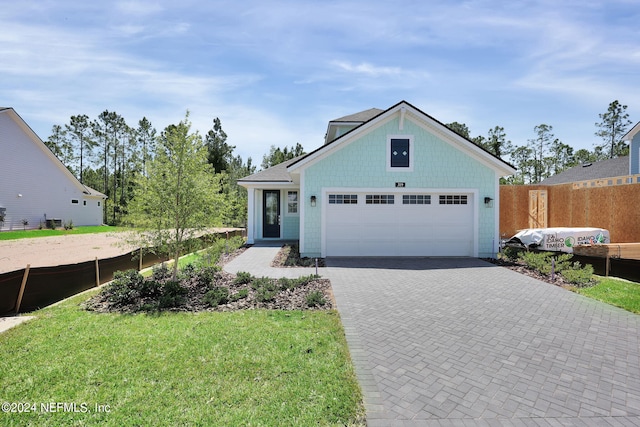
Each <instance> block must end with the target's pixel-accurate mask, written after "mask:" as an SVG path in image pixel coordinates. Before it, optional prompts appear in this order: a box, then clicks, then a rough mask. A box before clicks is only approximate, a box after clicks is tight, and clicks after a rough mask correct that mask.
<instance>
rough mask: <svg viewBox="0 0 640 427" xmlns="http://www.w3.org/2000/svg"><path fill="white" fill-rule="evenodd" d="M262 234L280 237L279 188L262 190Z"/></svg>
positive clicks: (267, 236)
mask: <svg viewBox="0 0 640 427" xmlns="http://www.w3.org/2000/svg"><path fill="white" fill-rule="evenodd" d="M262 236H263V237H265V238H280V190H264V193H263V198H262Z"/></svg>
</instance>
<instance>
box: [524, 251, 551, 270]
mask: <svg viewBox="0 0 640 427" xmlns="http://www.w3.org/2000/svg"><path fill="white" fill-rule="evenodd" d="M551 256H552V254H551V252H530V251H526V252H522V253H521V254H520V260H522V262H524V263H525V265H526V266H527V267H528V268H530V269H532V270H537V271H539V272H540V273H542V274H551Z"/></svg>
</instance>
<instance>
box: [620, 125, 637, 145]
mask: <svg viewBox="0 0 640 427" xmlns="http://www.w3.org/2000/svg"><path fill="white" fill-rule="evenodd" d="M638 132H640V122H638V123H636V124H635V126H634V127H632V128H631V130H630V131H629V132H627V133H626V134H625V135H624V136H623V137H622V140H623V141H631V140H632V139H633V137H634V136H636V134H637V133H638Z"/></svg>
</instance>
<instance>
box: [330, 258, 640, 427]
mask: <svg viewBox="0 0 640 427" xmlns="http://www.w3.org/2000/svg"><path fill="white" fill-rule="evenodd" d="M327 265H328V267H327V268H326V269H323V270H325V271H324V272H323V274H324V275H325V276H327V277H329V278H330V279H331V282H332V286H333V290H334V294H335V297H336V301H337V304H338V310H339V312H340V316H341V318H342V320H343V324H344V326H345V331H346V333H347V340H348V342H349V348H350V350H351V354H352V357H353V359H354V362H355V364H356V370H357V373H358V379H359V382H360V384H361V386H362V388H363V391H364V394H365V405H366V408H367V421H368V425H369V426H377V425H384V426H387V425H399V426H405V425H406V426H411V425H420V426H423V425H424V426H431V425H433V426H458V425H460V426H474V425H480V426H493V425H516V426H519V425H523V426H528V425H535V426H537V425H541V426H556V425H579V426H637V425H640V347H639V337H638V334H639V332H640V316H637V315H634V314H631V313H628V312H626V311H624V310H620V309H617V308H614V307H611V306H609V305H606V304H603V303H600V302H596V301H593V300H590V299H588V298H585V297H582V296H580V295H577V294H574V293H572V292H569V291H566V290H563V289H561V288H558V287H555V286H553V285H550V284H547V283H543V282H540V281H538V280H534V279H531V278H528V277H526V276H522V275H520V274H518V273H515V272H512V271H510V270H508V269H505V268H502V267H496V266H493V265H491V264H488V263H485V262H483V261H480V260H476V259H464V258H460V259H438V258H431V259H429V258H416V259H388V258H386V259H385V258H329V259H328V260H327Z"/></svg>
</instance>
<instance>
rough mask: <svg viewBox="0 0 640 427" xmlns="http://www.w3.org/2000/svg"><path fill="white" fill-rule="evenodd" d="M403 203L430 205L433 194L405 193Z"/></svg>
mask: <svg viewBox="0 0 640 427" xmlns="http://www.w3.org/2000/svg"><path fill="white" fill-rule="evenodd" d="M402 204H403V205H430V204H431V195H429V194H404V195H403V196H402Z"/></svg>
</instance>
